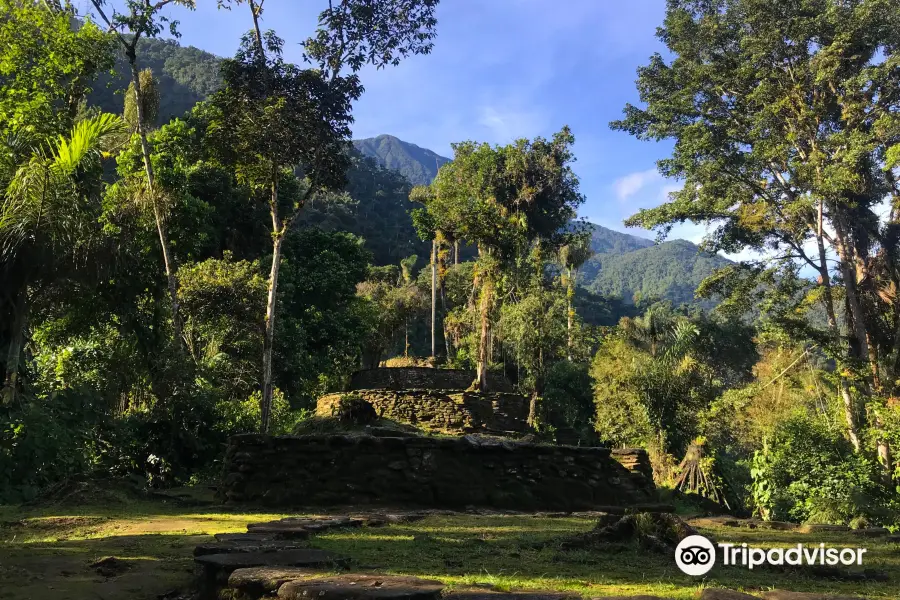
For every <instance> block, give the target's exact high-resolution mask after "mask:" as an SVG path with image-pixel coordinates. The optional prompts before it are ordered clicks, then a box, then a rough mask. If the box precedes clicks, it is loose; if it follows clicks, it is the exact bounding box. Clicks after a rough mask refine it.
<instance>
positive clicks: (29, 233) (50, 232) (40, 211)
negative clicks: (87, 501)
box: [0, 114, 126, 402]
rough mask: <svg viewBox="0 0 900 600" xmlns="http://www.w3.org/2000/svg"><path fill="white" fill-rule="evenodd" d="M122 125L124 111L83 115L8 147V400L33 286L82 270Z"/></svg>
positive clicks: (0, 256) (1, 235)
mask: <svg viewBox="0 0 900 600" xmlns="http://www.w3.org/2000/svg"><path fill="white" fill-rule="evenodd" d="M125 132H126V128H125V126H124V123H123V121H122V120H121V119H120V118H118V117H117V116H115V115H111V114H98V115H94V116H91V117H86V118H82V119H80V120H78V121H77V122H76V123H75V125H74V127H73V128H72V131H71V132H70V134H69V135H68V136H59V137H58V138H56V139H54V138H52V137H48V138H47V139H45V140H42V142H41V143H40V144H39V145H37V146H36V147H33V148H32V149H31V150H30V152H26V153H23V152H22V150H23V148H22V145H21V144H13V145H10V143H7V144H6V146H5V148H4V155H5V157H6V158H7V160H6V161H5V165H4V166H5V167H6V168H4V169H3V170H2V172H0V177H2V183H5V184H6V189H5V192H4V195H3V203H2V205H0V270H2V272H3V276H4V280H5V281H6V282H7V285H5V286H4V288H6V289H5V294H6V298H5V299H4V300H5V301H6V303H7V304H8V305H9V306H10V307H12V308H11V313H12V318H11V323H12V326H11V330H10V332H9V348H8V351H7V360H6V373H5V377H4V381H3V399H4V401H6V402H10V401H12V399H14V398H15V395H16V389H17V384H18V374H19V360H20V356H21V353H22V346H23V340H24V337H25V327H26V322H27V318H28V313H29V309H30V298H29V292H30V290H32V289H34V288H35V287H37V286H39V285H40V284H41V283H46V282H51V281H53V280H54V279H56V278H57V277H58V276H59V275H60V274H61V273H62V272H64V271H66V270H68V269H72V268H76V269H77V267H78V266H79V264H81V263H82V262H83V260H82V259H83V258H84V257H85V256H87V253H88V251H89V250H90V244H91V241H92V239H93V237H94V236H93V233H94V232H95V231H96V230H95V227H96V224H97V216H98V215H99V213H100V210H101V201H100V195H101V192H102V166H101V163H102V161H103V159H105V158H108V157H109V156H110V154H111V152H112V151H113V150H114V149H115V148H117V147H118V146H119V145H121V143H122V142H123V140H124V134H125ZM22 154H26V156H24V157H21V155H22ZM11 156H20V157H21V160H19V161H16V160H15V158H10V157H11Z"/></svg>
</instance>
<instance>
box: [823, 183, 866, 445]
mask: <svg viewBox="0 0 900 600" xmlns="http://www.w3.org/2000/svg"><path fill="white" fill-rule="evenodd" d="M822 205H823V203H822V201H821V200H820V201H819V220H818V230H817V231H816V244H817V246H818V250H819V276H820V277H821V278H822V288H823V289H824V292H825V293H824V296H825V312H826V314H827V315H828V327H829V328H830V329H831V333H832V336H833V337H834V344H835V351H836V352H840V351H841V348H840V345H841V344H840V337H841V334H840V330H839V329H838V324H837V314H836V313H835V311H834V295H833V293H832V290H831V276H830V275H829V273H828V263H827V261H826V259H825V242H824V240H823V237H822V221H823V218H822V210H823V207H822ZM838 367H839V368H838V387H839V388H840V391H841V399H842V400H843V402H844V418H845V419H846V421H847V436H848V437H849V438H850V443H851V444H853V448H854V449H855V450H856V451H857V452H859V449H860V441H859V426H858V425H857V423H856V405H855V403H854V401H853V396H852V395H851V393H850V385H849V384H848V383H847V380H846V378H845V377H844V376H843V375H841V374H840V365H838Z"/></svg>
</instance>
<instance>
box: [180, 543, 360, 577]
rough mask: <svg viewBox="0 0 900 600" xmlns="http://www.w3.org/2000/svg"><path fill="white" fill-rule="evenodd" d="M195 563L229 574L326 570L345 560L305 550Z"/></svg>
mask: <svg viewBox="0 0 900 600" xmlns="http://www.w3.org/2000/svg"><path fill="white" fill-rule="evenodd" d="M194 562H196V563H197V564H199V565H200V566H202V567H203V568H204V570H205V571H206V572H207V573H214V574H215V573H228V574H230V573H231V572H232V571H234V570H236V569H249V568H251V567H307V568H316V567H320V568H324V567H334V566H335V565H339V564H341V563H342V562H344V561H343V559H341V558H339V557H338V556H336V555H334V554H332V553H331V552H328V551H326V550H317V549H313V548H303V549H299V550H281V551H277V552H232V553H228V554H205V555H203V556H195V557H194Z"/></svg>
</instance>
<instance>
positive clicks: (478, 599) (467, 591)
mask: <svg viewBox="0 0 900 600" xmlns="http://www.w3.org/2000/svg"><path fill="white" fill-rule="evenodd" d="M580 598H581V596H579V595H578V594H572V593H563V592H544V591H539V590H538V591H511V592H504V591H499V590H496V589H490V588H485V587H483V586H462V587H456V588H453V591H451V592H447V593H445V594H444V595H443V600H576V599H579V600H580Z"/></svg>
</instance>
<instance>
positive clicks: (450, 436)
mask: <svg viewBox="0 0 900 600" xmlns="http://www.w3.org/2000/svg"><path fill="white" fill-rule="evenodd" d="M473 377H474V373H471V372H468V371H456V370H450V369H429V368H391V369H372V370H368V371H361V372H358V373H356V374H354V376H353V377H352V379H351V384H350V386H349V389H348V390H347V391H345V392H342V393H337V394H329V395H326V396H323V397H322V398H320V400H319V403H318V407H317V412H318V414H319V416H321V417H330V416H333V415H335V414H337V412H338V410H339V408H340V407H341V406H342V402H344V400H345V398H346V397H347V396H348V395H351V396H353V397H354V401H356V402H359V401H360V400H361V401H363V402H365V403H368V404H369V405H371V407H372V408H373V409H374V412H375V413H376V414H377V415H378V416H380V417H382V418H384V419H389V420H392V421H397V422H400V423H405V424H408V425H414V426H416V427H417V428H419V429H421V430H423V431H424V432H427V433H431V434H440V435H401V434H400V433H392V432H391V431H387V432H384V431H380V432H377V433H376V432H375V431H374V430H372V431H369V432H365V431H364V432H362V433H360V432H348V433H330V434H321V433H320V434H308V435H298V436H280V437H279V436H268V435H240V436H235V437H233V438H232V439H231V440H230V442H229V445H228V448H227V451H226V456H225V461H224V473H223V481H222V485H221V486H220V495H221V498H222V499H223V500H224V501H226V502H228V503H246V504H256V505H261V506H267V507H272V508H291V507H301V506H322V505H326V506H335V505H378V504H381V505H391V506H422V507H443V508H455V509H461V508H466V507H470V506H476V507H487V508H499V509H511V510H556V511H572V510H590V509H599V508H602V507H608V506H633V505H640V504H646V503H650V502H653V501H654V500H655V496H656V490H655V487H654V485H653V478H652V472H651V470H650V464H649V460H648V458H647V454H646V452H645V451H643V450H640V449H628V450H610V449H608V448H603V447H577V446H568V445H557V444H547V443H538V442H534V441H530V440H528V439H527V434H529V433H530V429H529V426H528V424H527V417H528V401H527V399H526V398H524V397H523V396H521V395H519V394H515V393H513V392H511V391H508V390H509V389H510V388H509V384H508V383H505V382H503V381H492V382H491V383H492V387H493V388H494V389H499V390H507V391H493V392H489V393H480V392H471V391H466V389H465V387H464V386H468V385H469V384H470V383H471V382H472V379H473ZM485 434H489V435H485Z"/></svg>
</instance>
